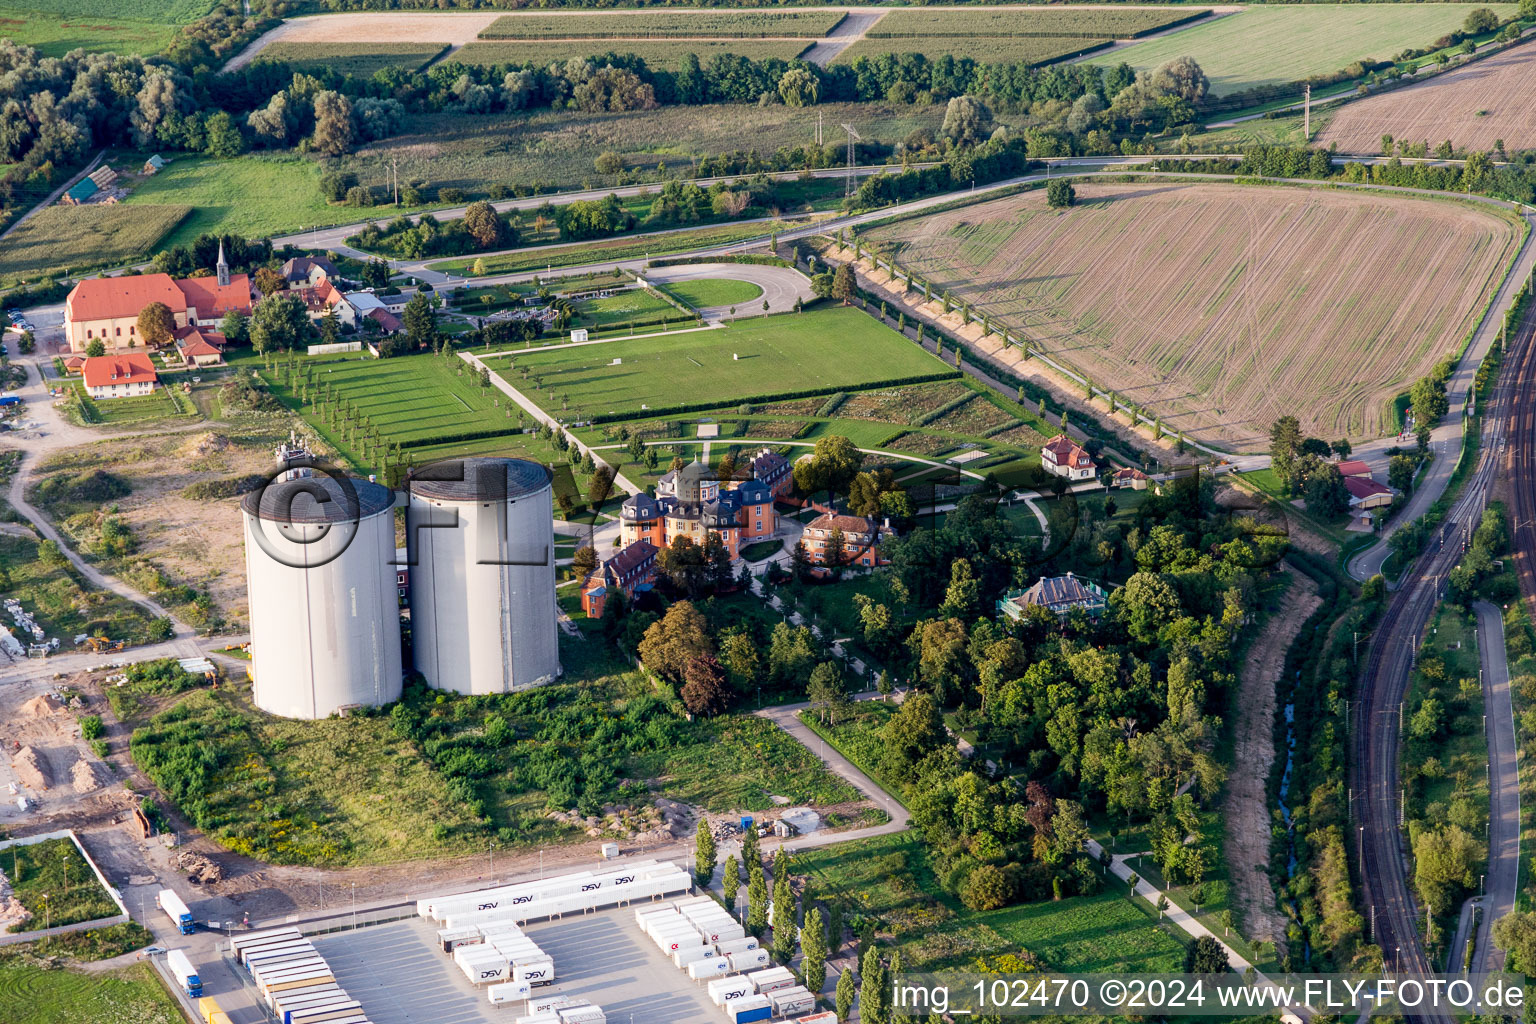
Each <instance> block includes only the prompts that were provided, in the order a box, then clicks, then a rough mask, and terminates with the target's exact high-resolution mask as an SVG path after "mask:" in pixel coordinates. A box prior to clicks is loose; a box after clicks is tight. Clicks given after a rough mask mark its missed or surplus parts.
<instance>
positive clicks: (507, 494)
mask: <svg viewBox="0 0 1536 1024" xmlns="http://www.w3.org/2000/svg"><path fill="white" fill-rule="evenodd" d="M554 479H555V475H554V474H553V473H551V472H550V471H549V469H548V467H546V466H541V465H539V464H538V463H537V462H528V461H526V460H524V459H453V460H450V461H448V462H435V463H433V464H432V465H430V466H423V467H422V468H421V469H419V470H417V471H416V472H415V473H413V474H412V475H411V483H410V488H411V493H412V494H414V495H417V496H418V497H422V498H433V499H436V500H438V501H492V500H512V499H515V498H522V497H526V496H527V495H530V494H537V493H538V492H540V491H542V490H544V489H545V488H547V487H549V486H550V485H551V484H552V483H553V482H554ZM503 481H504V482H503Z"/></svg>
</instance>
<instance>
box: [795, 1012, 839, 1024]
mask: <svg viewBox="0 0 1536 1024" xmlns="http://www.w3.org/2000/svg"><path fill="white" fill-rule="evenodd" d="M795 1024H837V1014H835V1013H833V1012H832V1011H831V1010H826V1011H824V1012H822V1013H813V1014H811V1015H810V1016H808V1017H796V1018H795Z"/></svg>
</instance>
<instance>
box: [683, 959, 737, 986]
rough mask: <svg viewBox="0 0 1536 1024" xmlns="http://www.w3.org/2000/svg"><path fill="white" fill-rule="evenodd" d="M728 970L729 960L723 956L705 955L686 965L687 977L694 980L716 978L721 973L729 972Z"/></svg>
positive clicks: (729, 969)
mask: <svg viewBox="0 0 1536 1024" xmlns="http://www.w3.org/2000/svg"><path fill="white" fill-rule="evenodd" d="M730 971H731V962H730V961H729V960H727V959H726V958H725V957H723V956H710V957H705V958H704V959H703V960H695V961H694V962H693V963H691V964H689V965H688V977H689V978H691V979H693V980H694V981H703V980H705V979H706V978H718V977H720V976H721V975H722V974H729V973H730Z"/></svg>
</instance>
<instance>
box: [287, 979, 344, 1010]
mask: <svg viewBox="0 0 1536 1024" xmlns="http://www.w3.org/2000/svg"><path fill="white" fill-rule="evenodd" d="M346 997H347V993H346V990H345V989H343V988H342V987H341V986H340V985H337V984H336V983H334V982H332V983H331V984H329V985H314V986H311V987H310V988H291V989H287V990H286V991H283V992H272V993H270V994H268V996H267V1005H268V1006H270V1007H271V1008H272V1012H273V1013H275V1014H277V1016H278V1019H282V1017H283V1014H284V1013H285V1012H286V1011H288V1010H293V1009H296V1008H298V1007H300V1006H313V1005H314V1004H316V1003H323V1002H328V1001H335V1000H337V999H345V998H346Z"/></svg>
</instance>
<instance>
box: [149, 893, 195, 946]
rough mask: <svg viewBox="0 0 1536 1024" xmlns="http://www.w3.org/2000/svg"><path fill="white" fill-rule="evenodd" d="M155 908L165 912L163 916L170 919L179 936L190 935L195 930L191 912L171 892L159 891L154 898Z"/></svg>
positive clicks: (179, 898)
mask: <svg viewBox="0 0 1536 1024" xmlns="http://www.w3.org/2000/svg"><path fill="white" fill-rule="evenodd" d="M155 906H157V907H159V908H160V909H161V910H163V911H165V916H166V917H169V918H170V919H171V923H172V924H174V925H175V926H176V930H177V931H179V932H181V934H183V935H191V934H192V933H193V932H194V931H196V930H197V925H196V924H195V923H194V922H193V921H192V911H190V910H188V909H187V905H186V904H185V903H183V902H182V899H181V897H180V896H177V895H176V894H175V893H174V892H172V891H171V890H169V889H161V890H160V894H159V895H158V896H156V897H155Z"/></svg>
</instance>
